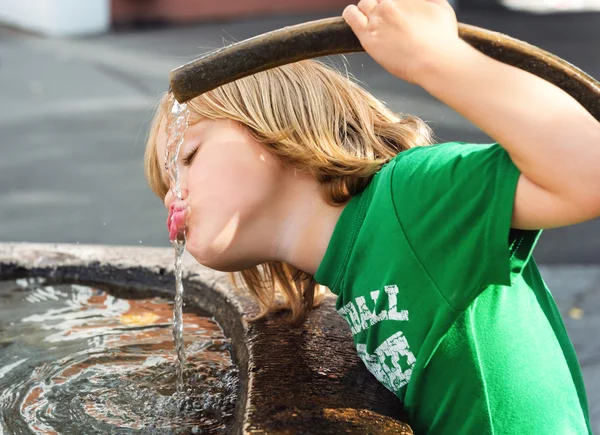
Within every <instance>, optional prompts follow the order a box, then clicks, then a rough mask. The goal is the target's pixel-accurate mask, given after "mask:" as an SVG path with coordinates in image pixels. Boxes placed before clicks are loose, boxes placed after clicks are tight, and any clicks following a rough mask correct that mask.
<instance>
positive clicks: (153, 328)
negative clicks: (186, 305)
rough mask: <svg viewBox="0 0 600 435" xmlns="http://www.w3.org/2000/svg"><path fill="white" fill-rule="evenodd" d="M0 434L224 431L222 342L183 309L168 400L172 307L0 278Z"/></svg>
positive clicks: (227, 365)
mask: <svg viewBox="0 0 600 435" xmlns="http://www.w3.org/2000/svg"><path fill="white" fill-rule="evenodd" d="M0 302H1V303H0V434H3V433H5V434H15V435H16V434H45V435H50V434H85V435H95V434H108V433H111V434H112V433H127V434H146V435H150V434H152V435H162V434H182V435H183V434H189V433H194V434H195V433H211V434H225V433H230V429H231V424H232V423H233V412H234V409H235V400H236V397H237V391H238V386H237V384H238V381H237V369H236V368H235V367H234V366H233V365H232V363H231V360H230V357H229V347H230V343H229V340H227V339H226V338H225V337H224V336H223V333H222V332H221V330H220V328H219V326H218V325H217V324H216V323H215V322H214V321H213V320H212V319H210V318H209V317H208V316H207V315H206V314H205V313H202V312H200V311H196V310H194V311H191V310H188V309H186V312H185V313H184V318H185V321H186V322H185V323H186V327H185V329H184V331H183V333H184V334H185V337H186V339H187V340H189V341H190V342H191V344H190V345H188V348H187V352H188V353H189V354H190V356H192V358H189V361H186V372H185V375H186V377H185V380H186V388H187V391H186V394H185V395H183V394H174V386H175V379H174V378H175V376H174V375H175V373H174V372H175V371H174V367H173V366H174V365H176V364H177V361H176V358H175V357H174V355H173V340H172V338H171V330H170V329H171V328H170V327H171V324H170V323H171V314H172V302H169V301H168V300H165V299H161V298H159V297H156V296H154V295H152V294H151V293H148V294H141V293H140V292H136V293H135V294H133V295H132V294H131V293H130V292H125V291H121V292H119V291H117V290H115V289H113V290H110V291H108V290H102V289H99V288H95V287H86V286H81V285H67V284H56V285H49V284H47V283H44V282H43V281H41V280H40V279H39V278H30V279H20V280H17V281H16V282H15V281H0Z"/></svg>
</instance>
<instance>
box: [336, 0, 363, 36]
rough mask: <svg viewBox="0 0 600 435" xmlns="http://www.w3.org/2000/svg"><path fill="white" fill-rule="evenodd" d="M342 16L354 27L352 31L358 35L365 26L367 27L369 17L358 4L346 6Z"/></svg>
mask: <svg viewBox="0 0 600 435" xmlns="http://www.w3.org/2000/svg"><path fill="white" fill-rule="evenodd" d="M342 17H343V18H344V20H345V21H346V23H348V25H349V26H350V27H351V28H352V31H353V32H354V33H355V34H357V35H358V33H359V32H361V31H362V30H363V29H364V28H365V27H367V23H368V20H367V17H366V15H365V14H363V13H362V12H361V10H360V9H358V7H356V5H349V6H346V9H344V12H342Z"/></svg>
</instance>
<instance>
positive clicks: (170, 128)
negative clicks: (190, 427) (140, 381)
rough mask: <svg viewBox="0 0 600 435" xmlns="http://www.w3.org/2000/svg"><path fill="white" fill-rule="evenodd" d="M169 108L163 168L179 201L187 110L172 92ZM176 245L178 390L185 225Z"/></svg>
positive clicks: (180, 387)
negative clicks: (180, 166) (181, 157)
mask: <svg viewBox="0 0 600 435" xmlns="http://www.w3.org/2000/svg"><path fill="white" fill-rule="evenodd" d="M169 101H170V110H169V116H168V118H167V146H166V155H165V169H166V171H167V173H168V174H169V179H170V180H171V188H172V189H173V196H174V197H175V198H177V199H179V200H181V199H182V198H181V182H180V179H179V165H178V158H179V151H180V150H181V145H182V144H183V140H184V136H185V132H186V131H187V128H188V122H189V117H190V111H189V110H188V109H187V105H186V104H179V102H178V101H177V100H176V99H175V97H174V96H173V94H171V95H170V96H169ZM171 244H172V245H173V248H175V306H174V307H173V339H174V340H175V351H176V352H177V357H178V359H179V364H178V365H177V392H178V393H182V392H183V367H184V362H185V349H184V341H183V335H182V331H183V318H182V310H183V282H182V274H183V272H182V269H181V262H182V257H183V253H184V252H185V228H184V231H183V233H181V234H178V235H177V237H175V239H174V240H171Z"/></svg>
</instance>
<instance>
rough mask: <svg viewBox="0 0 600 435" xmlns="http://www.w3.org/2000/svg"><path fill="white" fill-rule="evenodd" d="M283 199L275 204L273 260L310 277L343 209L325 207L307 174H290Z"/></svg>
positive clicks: (318, 190) (314, 184) (320, 258)
mask: <svg viewBox="0 0 600 435" xmlns="http://www.w3.org/2000/svg"><path fill="white" fill-rule="evenodd" d="M289 181H290V182H289V183H288V186H287V187H288V188H286V189H283V190H284V191H285V197H283V198H281V201H280V202H279V204H277V205H276V209H275V210H276V211H275V213H276V215H277V216H276V217H277V219H276V222H278V225H277V227H276V228H271V234H273V231H275V238H274V243H273V246H272V249H273V252H274V257H275V259H276V260H278V261H283V262H285V263H288V264H290V265H292V266H294V267H296V268H298V269H300V270H302V271H304V272H306V273H309V274H311V275H314V274H315V273H316V272H317V269H318V268H319V265H320V264H321V262H322V261H323V257H324V256H325V252H326V251H327V247H328V245H329V241H330V240H331V236H332V234H333V230H334V228H335V225H336V224H337V221H338V219H339V217H340V215H341V213H342V211H343V209H344V206H338V207H334V206H332V205H329V204H328V203H327V202H326V201H325V200H324V199H323V197H322V195H321V192H320V189H319V183H318V182H317V181H316V180H314V178H313V177H312V176H310V175H309V174H300V173H295V172H294V173H293V175H292V176H291V180H289Z"/></svg>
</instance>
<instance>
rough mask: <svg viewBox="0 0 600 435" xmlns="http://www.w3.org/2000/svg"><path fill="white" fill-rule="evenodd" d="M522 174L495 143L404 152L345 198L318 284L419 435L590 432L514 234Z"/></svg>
mask: <svg viewBox="0 0 600 435" xmlns="http://www.w3.org/2000/svg"><path fill="white" fill-rule="evenodd" d="M518 177H519V171H518V169H517V168H516V166H515V165H514V164H513V162H512V161H511V159H510V157H509V156H508V153H507V152H506V151H505V150H504V149H503V148H502V147H500V146H499V145H497V144H494V145H472V144H462V143H448V144H440V145H432V146H427V147H418V148H413V149H410V150H408V151H404V152H402V153H401V154H399V155H398V156H397V157H396V158H394V159H393V160H392V161H391V162H389V163H388V164H386V165H384V167H383V168H382V169H381V170H380V171H379V172H378V173H377V174H376V175H375V176H374V177H373V180H372V181H371V183H370V184H369V185H368V186H367V188H366V189H365V190H364V191H363V192H362V193H360V194H358V195H356V196H355V197H353V198H352V199H351V200H350V201H349V202H348V204H347V205H346V208H345V209H344V211H343V212H342V215H341V216H340V219H339V221H338V223H337V225H336V227H335V230H334V232H333V235H332V238H331V241H330V243H329V246H328V248H327V252H326V254H325V257H324V259H323V262H322V263H321V265H320V266H319V269H318V271H317V273H316V275H315V279H316V281H317V282H318V283H320V284H323V285H326V286H328V287H329V288H330V290H331V291H333V292H334V293H335V294H337V296H338V298H337V310H338V312H339V313H340V315H342V316H343V317H344V318H345V319H346V320H347V321H348V323H349V325H350V329H351V331H352V334H353V338H354V342H355V344H356V348H357V351H358V354H359V355H360V357H361V358H362V360H363V361H364V363H365V365H366V366H367V368H368V369H369V371H370V372H371V373H373V375H375V377H376V378H377V379H378V380H379V381H380V382H381V383H383V384H384V385H385V386H386V387H387V388H388V389H390V390H391V391H393V392H394V393H395V394H396V395H397V396H398V397H399V398H400V400H401V401H402V402H403V403H404V407H405V411H407V415H408V418H409V423H410V424H411V426H412V427H413V430H414V432H415V433H416V434H417V435H421V434H435V435H440V434H451V435H456V434H477V435H484V434H495V435H499V434H519V435H528V434H531V435H542V434H544V435H546V434H560V435H567V434H590V433H591V429H590V424H589V416H588V407H587V399H586V395H585V390H584V385H583V379H582V376H581V370H580V368H579V364H578V362H577V358H576V355H575V352H574V349H573V346H572V344H571V342H570V340H569V338H568V336H567V332H566V330H565V327H564V324H563V322H562V320H561V317H560V313H559V311H558V309H557V307H556V304H555V302H554V300H553V298H552V296H551V295H550V293H549V291H548V289H547V288H546V286H545V284H544V282H543V280H542V278H541V276H540V274H539V272H538V269H537V267H536V265H535V262H534V260H533V259H532V258H530V255H531V251H532V249H533V246H534V245H535V242H536V240H537V237H538V235H539V233H540V232H539V231H523V230H514V229H511V228H510V224H511V217H512V210H513V203H514V195H515V189H516V185H517V180H518Z"/></svg>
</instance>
